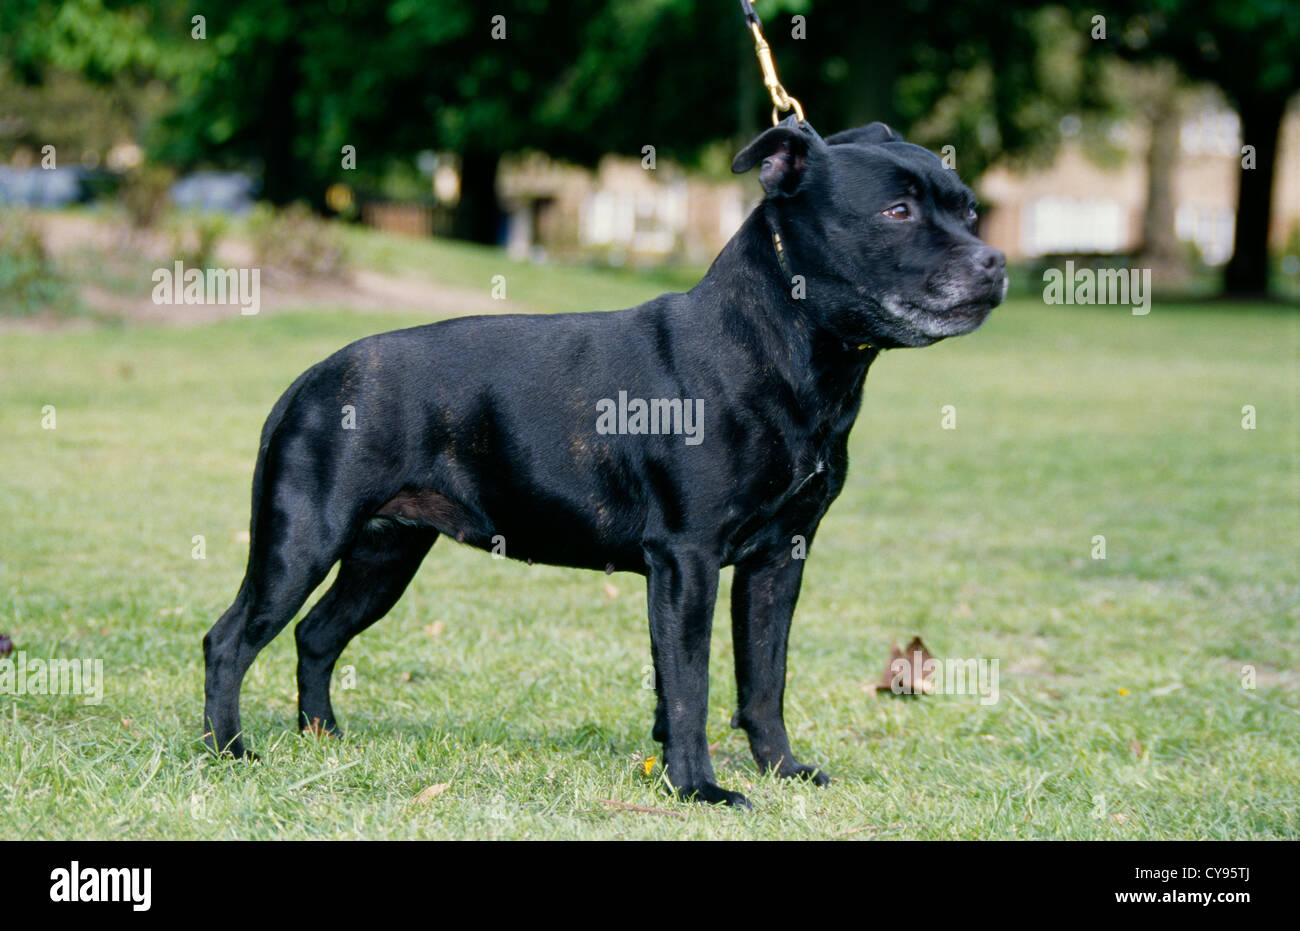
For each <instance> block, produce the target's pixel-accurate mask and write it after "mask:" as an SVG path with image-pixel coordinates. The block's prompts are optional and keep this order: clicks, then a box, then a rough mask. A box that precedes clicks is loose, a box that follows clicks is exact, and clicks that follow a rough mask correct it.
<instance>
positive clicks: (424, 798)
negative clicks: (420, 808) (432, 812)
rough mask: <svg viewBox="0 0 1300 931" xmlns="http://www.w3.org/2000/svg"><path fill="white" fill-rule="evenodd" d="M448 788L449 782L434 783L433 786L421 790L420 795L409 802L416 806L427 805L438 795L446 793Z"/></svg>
mask: <svg viewBox="0 0 1300 931" xmlns="http://www.w3.org/2000/svg"><path fill="white" fill-rule="evenodd" d="M450 786H451V783H450V782H435V783H434V784H433V785H431V786H428V787H426V788H425V789H423V790H422V791H421V792H420V794H419V795H417V796H416V797H415V798H414V799H412V800H411V801H412V802H413V803H414V804H416V805H427V804H429V803H430V802H432V801H433V800H434V799H435V798H437V797H438V796H439V795H442V793H444V792H446V791H447V789H448V788H449V787H450Z"/></svg>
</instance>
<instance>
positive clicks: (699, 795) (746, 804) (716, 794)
mask: <svg viewBox="0 0 1300 931" xmlns="http://www.w3.org/2000/svg"><path fill="white" fill-rule="evenodd" d="M677 797H678V798H680V799H682V800H683V801H687V802H701V803H703V804H705V805H727V806H728V807H730V808H744V809H745V810H746V811H753V809H754V805H753V803H751V802H750V800H749V799H747V798H745V796H743V795H741V794H740V793H739V792H732V791H730V790H728V789H724V788H722V787H721V786H717V785H714V784H713V783H711V782H706V783H704V784H702V785H698V786H689V787H684V788H679V789H677Z"/></svg>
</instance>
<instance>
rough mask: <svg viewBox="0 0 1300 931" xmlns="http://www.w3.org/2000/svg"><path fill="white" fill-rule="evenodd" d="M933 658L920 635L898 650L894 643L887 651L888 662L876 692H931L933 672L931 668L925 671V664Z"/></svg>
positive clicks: (892, 693)
mask: <svg viewBox="0 0 1300 931" xmlns="http://www.w3.org/2000/svg"><path fill="white" fill-rule="evenodd" d="M933 659H934V657H933V656H931V655H930V651H929V650H928V649H926V646H925V644H924V643H922V642H921V638H920V637H913V638H912V642H911V643H909V644H908V645H907V649H906V650H900V649H899V648H898V644H894V648H893V649H892V650H891V651H890V653H889V662H888V663H886V664H885V671H884V674H883V675H882V676H881V679H880V682H879V683H877V685H876V694H877V695H879V694H880V693H881V692H886V693H888V694H890V695H930V694H933V693H934V682H933V678H932V677H933V674H934V673H933V670H930V671H929V672H928V673H927V671H926V666H927V664H928V663H930V662H931V661H932V660H933ZM900 660H901V661H902V662H900Z"/></svg>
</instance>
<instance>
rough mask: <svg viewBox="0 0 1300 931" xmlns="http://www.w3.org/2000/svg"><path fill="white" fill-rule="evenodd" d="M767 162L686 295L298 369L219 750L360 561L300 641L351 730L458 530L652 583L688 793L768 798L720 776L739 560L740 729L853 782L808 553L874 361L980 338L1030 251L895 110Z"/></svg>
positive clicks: (477, 541)
mask: <svg viewBox="0 0 1300 931" xmlns="http://www.w3.org/2000/svg"><path fill="white" fill-rule="evenodd" d="M760 162H761V163H762V169H761V171H760V172H759V180H760V181H761V182H762V185H763V189H764V190H765V191H766V194H767V196H766V198H765V199H764V201H763V203H762V204H761V205H759V206H758V207H757V208H756V209H755V210H754V211H753V213H751V214H750V216H749V218H748V219H747V220H746V221H745V223H744V225H743V226H742V227H741V229H740V231H739V232H738V233H736V235H735V237H734V238H732V240H731V241H730V242H729V243H728V244H727V246H726V248H724V249H723V251H722V253H721V254H720V255H719V256H718V258H717V260H716V261H715V262H714V263H713V267H712V268H710V269H709V273H708V274H707V275H706V276H705V277H704V279H703V280H702V281H701V282H700V283H699V284H698V285H696V286H695V287H694V288H693V289H691V291H690V292H688V293H686V294H665V295H663V296H661V297H658V298H656V299H655V300H652V301H650V302H648V303H646V304H642V305H641V306H639V307H634V308H632V309H630V310H624V311H619V312H615V313H583V314H560V315H554V316H545V315H542V316H495V317H467V318H461V319H457V320H448V321H445V322H442V323H436V324H432V325H430V326H422V327H415V328H413V329H409V330H399V331H396V332H392V333H384V334H381V335H378V336H372V337H370V338H368V339H363V340H360V341H358V342H356V343H353V344H352V345H350V346H348V347H346V348H344V349H342V350H341V351H339V352H337V353H335V354H334V355H333V356H331V357H330V358H328V359H326V360H325V361H324V362H321V363H320V364H318V365H316V366H314V367H312V368H311V369H308V370H307V372H305V373H304V374H303V375H302V376H300V377H299V378H298V380H297V381H296V382H294V384H293V385H292V386H291V387H290V388H289V390H288V391H286V392H285V394H284V396H283V397H281V398H280V400H279V401H278V402H277V403H276V405H275V407H274V408H273V409H272V410H271V414H270V416H269V417H268V418H267V421H266V426H265V427H264V428H263V430H262V439H261V449H260V451H259V453H258V459H257V467H256V469H255V471H254V473H253V515H252V522H251V543H250V547H249V557H248V570H247V573H246V574H245V576H244V581H243V584H242V586H241V587H240V590H239V594H238V595H237V596H236V598H235V602H234V604H233V605H231V607H230V609H229V610H228V611H226V613H225V614H224V615H222V617H221V619H220V620H219V621H218V622H217V623H216V624H215V625H214V626H213V628H212V630H211V631H209V633H208V635H207V636H206V637H205V638H204V640H203V652H204V656H205V658H206V661H207V680H206V709H205V715H206V722H205V723H206V726H207V728H208V734H207V741H208V744H209V746H210V747H212V748H213V749H215V750H218V751H224V752H229V753H232V754H235V755H244V754H245V752H246V751H245V749H244V744H243V741H242V739H241V734H240V724H239V690H240V683H241V682H242V680H243V677H244V673H245V672H246V671H247V669H248V667H249V665H250V664H251V663H252V662H253V658H254V657H256V656H257V653H258V651H259V650H261V649H262V648H263V647H264V646H266V645H267V643H269V642H270V641H271V639H272V638H273V637H275V635H276V634H277V633H279V632H280V630H281V629H283V628H284V626H285V625H286V624H287V623H288V622H289V620H290V619H291V618H292V617H293V616H294V614H295V613H296V612H297V611H298V609H299V608H300V607H301V606H302V604H303V601H304V600H305V599H306V598H307V595H308V594H309V593H310V592H311V591H312V589H313V588H315V586H316V585H318V584H319V583H320V582H321V580H323V579H324V578H325V576H326V574H327V573H328V572H329V570H330V567H331V566H333V565H334V563H336V562H339V561H340V560H341V562H342V564H341V566H340V568H339V574H338V579H337V581H335V583H334V585H333V587H332V588H330V590H329V591H328V592H327V593H326V594H325V596H324V597H323V598H321V600H320V602H319V603H318V604H317V605H316V606H315V607H314V608H312V610H311V612H310V613H309V614H308V615H307V616H306V618H305V619H304V620H303V621H302V623H300V624H299V625H298V627H297V629H296V637H297V643H298V690H299V696H298V702H299V725H300V726H301V727H303V728H312V729H317V728H319V729H322V730H327V731H330V732H337V729H338V725H337V722H336V720H335V717H334V711H333V709H332V707H331V706H330V698H329V682H330V676H331V674H332V672H333V669H334V663H335V661H336V660H337V659H338V657H339V654H340V653H341V652H342V651H343V648H344V647H345V646H346V645H347V643H348V641H349V640H351V639H352V638H353V637H355V636H356V635H357V634H358V633H360V632H361V631H363V630H365V629H366V628H367V627H369V626H370V625H371V624H373V623H375V621H377V620H379V619H380V618H381V617H383V616H384V614H385V613H386V612H387V611H388V610H389V609H390V608H391V607H392V606H393V604H394V603H395V602H396V601H397V599H398V598H399V597H400V596H401V594H402V591H403V590H404V589H405V588H406V586H407V583H409V582H410V581H411V577H412V576H413V575H414V574H415V571H416V569H417V568H418V567H419V565H420V562H421V560H422V559H423V558H424V556H425V554H426V553H427V552H428V550H429V547H430V546H431V545H432V544H433V542H434V540H435V539H436V538H437V536H438V534H440V533H441V534H446V535H448V536H450V537H453V538H455V539H456V540H459V541H461V542H464V543H469V544H471V545H472V546H477V547H480V548H483V549H492V548H493V547H494V546H495V547H496V548H497V550H498V551H499V550H500V548H501V547H502V546H504V547H505V552H506V554H507V555H509V556H511V557H512V558H515V559H526V560H529V561H537V562H543V563H550V564H553V565H560V566H575V567H579V568H584V569H604V570H606V571H608V572H612V571H614V570H616V569H617V570H622V571H629V572H639V573H642V574H644V575H645V576H646V577H647V580H648V588H649V613H650V644H651V651H652V654H653V657H654V665H655V688H656V692H657V696H658V704H657V707H656V709H655V722H654V739H655V740H658V741H661V742H662V743H663V745H664V760H665V766H666V768H667V776H668V780H669V782H670V783H671V785H672V786H673V788H674V790H675V791H676V792H678V793H679V794H680V795H681V796H682V797H690V798H694V799H697V800H700V801H705V802H727V803H729V804H732V805H743V806H748V804H749V803H748V801H747V800H746V799H745V797H744V796H743V795H740V794H739V793H737V792H729V791H727V790H725V789H722V788H719V787H718V785H717V784H716V782H715V781H714V775H713V765H712V762H711V761H710V759H709V747H708V741H707V740H706V738H705V719H706V714H707V708H708V690H709V683H708V658H709V640H710V634H711V629H712V624H713V608H714V602H715V599H716V595H717V587H718V573H719V570H720V569H721V568H722V567H723V566H728V565H731V566H735V578H734V581H733V585H732V599H731V613H732V629H733V631H734V635H735V653H736V657H735V659H736V680H737V685H738V692H739V695H738V709H737V711H736V714H735V717H734V718H733V720H732V724H733V726H735V727H743V728H744V729H745V730H746V732H747V733H748V736H749V743H750V747H751V749H752V751H753V754H754V759H755V761H757V763H758V765H759V767H760V768H761V769H764V770H767V769H772V770H775V772H776V773H778V774H779V775H781V776H803V777H807V778H810V779H812V780H814V781H815V782H816V783H817V784H818V785H825V784H826V783H827V782H828V781H829V780H828V777H827V775H826V773H825V772H823V771H820V770H818V769H817V768H815V767H812V766H808V765H806V764H802V763H800V762H799V761H798V760H796V759H795V757H794V753H793V752H792V751H791V749H790V742H789V739H788V738H787V736H786V730H785V723H784V720H783V711H782V700H783V693H784V690H785V657H786V639H787V636H788V634H789V631H790V620H791V615H792V614H793V612H794V605H795V601H796V599H797V598H798V597H799V585H800V579H801V577H802V574H803V559H802V558H797V557H800V556H802V551H801V546H806V545H807V544H808V543H811V541H812V539H813V535H814V534H815V533H816V531H817V525H818V523H819V522H820V521H821V518H822V515H823V514H825V513H826V509H827V508H828V507H829V506H830V503H831V502H832V501H833V500H835V497H836V496H837V495H838V494H839V492H840V489H841V487H842V486H843V484H844V478H845V470H846V469H847V467H848V454H847V446H848V436H849V429H850V428H851V427H852V426H853V421H854V419H855V417H856V416H857V413H858V407H859V404H860V402H861V397H862V385H863V380H864V378H865V377H866V374H867V368H868V367H869V366H870V365H871V362H872V360H873V359H875V358H876V355H877V354H878V353H879V352H880V351H881V350H882V349H888V348H894V347H901V346H925V345H928V344H930V343H933V342H936V341H937V340H940V339H943V338H944V337H947V336H955V335H957V334H961V333H968V332H970V331H971V330H974V329H975V328H976V327H978V326H979V325H980V324H981V323H982V322H983V321H984V319H985V317H986V316H987V315H988V313H989V311H990V310H991V309H992V308H993V307H994V306H996V305H997V304H998V303H999V302H1000V301H1001V299H1002V297H1003V294H1004V292H1005V284H1004V280H1005V279H1004V265H1005V263H1004V259H1003V256H1002V253H1000V252H999V251H998V250H996V249H993V248H990V247H989V246H986V245H984V244H983V243H981V242H980V241H979V240H978V239H977V238H976V237H975V235H974V232H973V230H974V224H975V207H974V198H973V197H972V195H971V192H970V191H969V190H967V188H966V187H965V186H963V185H962V183H961V182H960V181H959V180H958V179H957V176H956V174H955V173H954V172H952V171H948V170H946V169H945V168H944V167H943V165H942V164H941V163H940V161H939V159H938V158H937V157H935V156H934V155H933V154H931V153H930V152H928V151H926V150H924V149H922V148H920V147H918V146H915V145H911V144H909V143H906V142H904V141H903V140H902V139H901V138H900V137H899V136H897V135H896V134H895V133H894V132H893V131H892V130H890V129H889V128H888V127H887V126H885V125H883V124H881V123H873V124H872V125H870V126H866V127H862V128H860V129H855V130H850V131H848V132H844V133H839V134H838V135H835V136H832V137H830V138H829V139H826V140H823V139H822V138H821V137H819V136H818V135H817V134H816V132H814V131H813V130H812V128H811V127H810V126H808V125H807V124H797V123H795V122H793V121H792V120H787V121H786V122H784V123H782V124H781V125H779V126H775V127H773V128H772V129H769V130H767V131H766V132H764V133H763V134H762V135H761V136H759V137H758V138H757V139H755V140H754V142H752V143H751V144H750V145H749V146H748V147H747V148H746V149H745V150H744V151H743V152H741V153H740V154H739V155H738V156H736V160H735V162H734V164H733V165H732V168H733V170H734V171H736V172H743V171H747V170H749V169H750V168H752V167H753V166H754V165H757V164H759V163H760ZM797 538H802V543H801V541H800V540H799V539H797ZM250 755H251V754H250Z"/></svg>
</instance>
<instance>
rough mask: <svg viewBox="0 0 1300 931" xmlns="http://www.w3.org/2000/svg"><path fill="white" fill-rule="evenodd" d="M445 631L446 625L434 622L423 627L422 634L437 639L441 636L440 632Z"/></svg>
mask: <svg viewBox="0 0 1300 931" xmlns="http://www.w3.org/2000/svg"><path fill="white" fill-rule="evenodd" d="M446 629H447V625H446V624H444V623H443V622H442V621H434V622H433V623H432V624H429V625H426V626H425V628H424V632H425V633H426V634H428V635H429V636H430V637H438V636H441V634H442V632H443V631H445V630H446Z"/></svg>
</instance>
